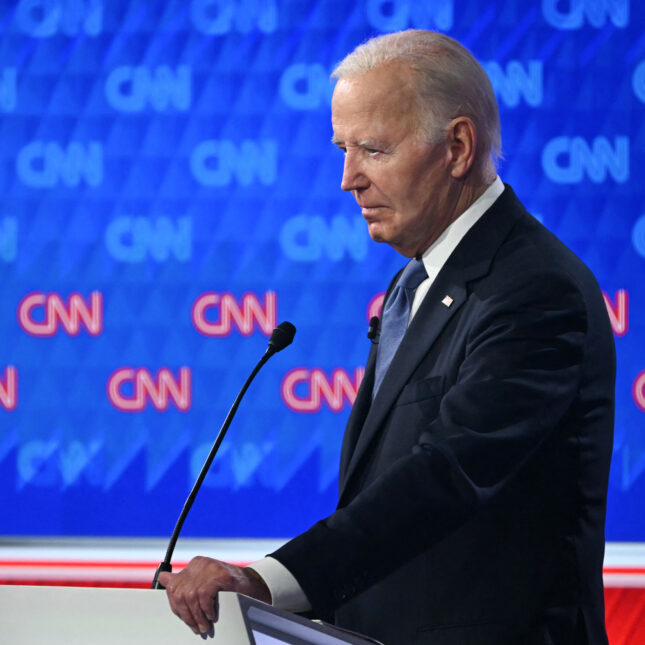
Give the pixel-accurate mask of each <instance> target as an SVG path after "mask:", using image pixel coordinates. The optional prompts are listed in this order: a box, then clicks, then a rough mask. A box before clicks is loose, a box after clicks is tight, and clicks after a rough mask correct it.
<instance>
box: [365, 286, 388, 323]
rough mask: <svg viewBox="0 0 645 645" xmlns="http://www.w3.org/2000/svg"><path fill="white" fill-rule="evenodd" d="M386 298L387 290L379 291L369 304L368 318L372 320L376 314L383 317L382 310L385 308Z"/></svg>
mask: <svg viewBox="0 0 645 645" xmlns="http://www.w3.org/2000/svg"><path fill="white" fill-rule="evenodd" d="M384 299H385V291H383V292H381V293H377V294H376V295H375V296H374V297H373V298H372V299H371V300H370V302H369V304H368V305H367V320H372V318H373V317H374V316H376V317H377V318H380V317H381V310H382V309H383V300H384Z"/></svg>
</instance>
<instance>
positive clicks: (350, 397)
mask: <svg viewBox="0 0 645 645" xmlns="http://www.w3.org/2000/svg"><path fill="white" fill-rule="evenodd" d="M364 373H365V370H364V368H362V367H357V368H356V369H355V370H354V379H353V380H352V378H351V377H350V376H349V374H347V372H346V371H345V370H343V369H340V368H338V369H335V370H334V371H333V372H332V374H331V379H328V378H327V376H326V375H325V373H324V372H323V371H322V370H321V369H318V368H315V369H312V370H309V369H307V368H305V367H299V368H296V369H294V370H291V371H290V372H288V373H287V375H286V376H285V377H284V378H283V379H282V386H281V390H282V400H283V401H284V402H285V403H286V404H287V407H289V408H290V409H291V410H294V411H296V412H317V411H318V410H320V408H321V406H322V400H323V399H324V400H325V401H326V402H327V405H328V406H329V407H330V408H331V409H332V410H333V411H334V412H340V410H342V409H343V406H344V405H345V402H347V403H349V404H350V405H352V404H353V403H354V401H355V399H356V393H357V392H358V387H359V386H360V384H361V381H362V380H363V374H364ZM297 390H299V391H300V393H298V392H297Z"/></svg>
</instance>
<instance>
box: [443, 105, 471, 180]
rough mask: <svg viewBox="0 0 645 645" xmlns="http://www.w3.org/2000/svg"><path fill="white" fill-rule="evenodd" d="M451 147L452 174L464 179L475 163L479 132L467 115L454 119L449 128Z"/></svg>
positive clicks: (449, 143) (456, 177)
mask: <svg viewBox="0 0 645 645" xmlns="http://www.w3.org/2000/svg"><path fill="white" fill-rule="evenodd" d="M447 135H448V137H447V139H448V145H449V148H450V166H451V171H450V172H451V175H452V176H453V177H454V178H455V179H463V178H464V177H465V176H466V175H467V174H468V172H469V171H470V169H471V168H472V166H473V165H474V163H475V157H476V152H477V132H476V130H475V124H474V123H473V122H472V121H471V120H470V119H469V118H468V117H466V116H459V117H457V118H456V119H453V120H452V121H451V122H450V123H449V125H448V130H447Z"/></svg>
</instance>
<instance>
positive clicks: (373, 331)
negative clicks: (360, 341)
mask: <svg viewBox="0 0 645 645" xmlns="http://www.w3.org/2000/svg"><path fill="white" fill-rule="evenodd" d="M378 323H379V319H378V316H372V317H371V318H370V324H369V327H368V328H367V337H368V338H369V339H370V340H371V341H372V342H373V343H378V340H374V339H375V338H376V337H377V335H378Z"/></svg>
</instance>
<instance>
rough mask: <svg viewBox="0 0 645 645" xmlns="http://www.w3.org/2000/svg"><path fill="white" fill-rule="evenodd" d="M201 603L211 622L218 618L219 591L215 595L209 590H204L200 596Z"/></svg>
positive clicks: (205, 614)
mask: <svg viewBox="0 0 645 645" xmlns="http://www.w3.org/2000/svg"><path fill="white" fill-rule="evenodd" d="M199 605H200V608H201V610H202V612H203V613H204V616H206V618H207V619H208V622H209V623H213V622H215V621H216V620H217V592H215V595H213V594H212V593H211V592H210V591H209V590H204V591H203V592H202V593H201V594H200V596H199Z"/></svg>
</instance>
